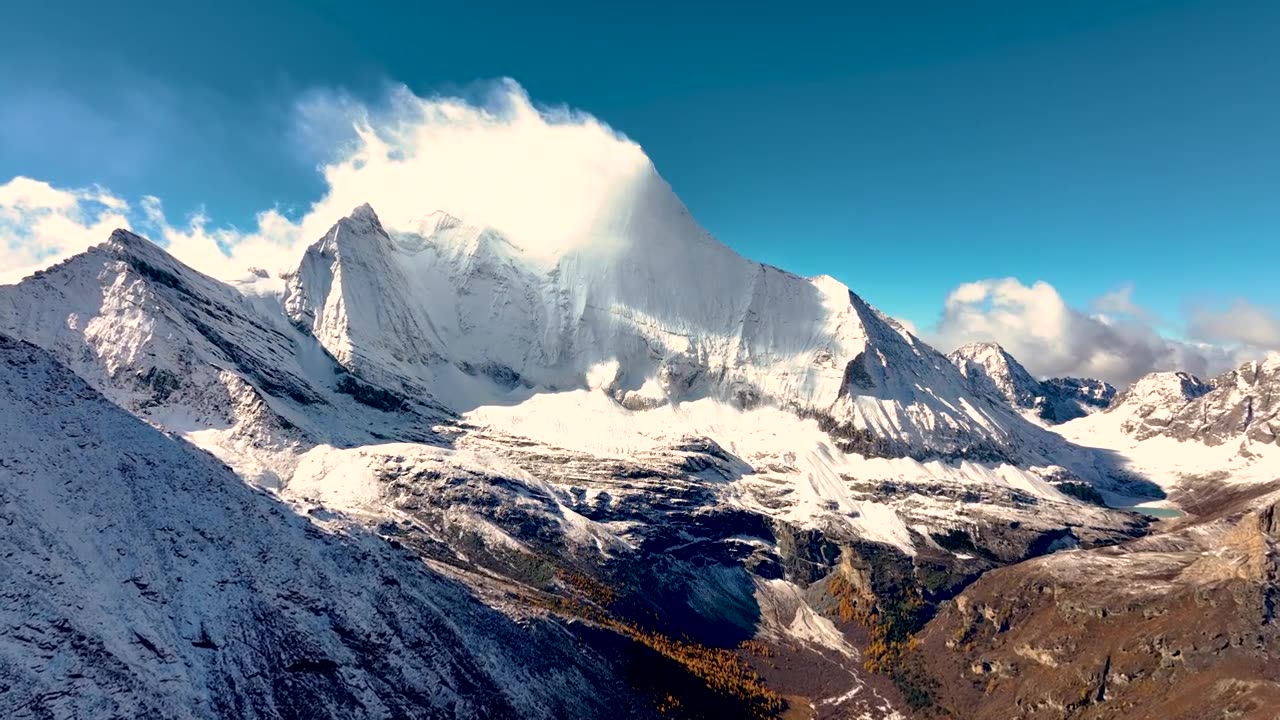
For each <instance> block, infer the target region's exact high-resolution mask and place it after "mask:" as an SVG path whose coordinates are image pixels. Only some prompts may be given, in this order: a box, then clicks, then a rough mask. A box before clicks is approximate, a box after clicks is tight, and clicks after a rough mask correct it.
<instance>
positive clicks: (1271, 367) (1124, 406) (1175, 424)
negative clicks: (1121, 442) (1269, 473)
mask: <svg viewBox="0 0 1280 720" xmlns="http://www.w3.org/2000/svg"><path fill="white" fill-rule="evenodd" d="M1116 407H1117V411H1118V412H1127V413H1128V414H1129V415H1130V417H1129V418H1128V419H1127V421H1126V424H1125V431H1126V432H1129V433H1131V434H1133V435H1134V436H1135V437H1138V438H1139V439H1145V438H1149V437H1154V436H1157V435H1159V436H1164V437H1169V438H1173V439H1175V440H1193V441H1198V442H1201V443H1204V444H1206V445H1210V446H1217V445H1223V444H1226V443H1233V442H1239V443H1244V444H1245V445H1251V444H1257V445H1259V446H1268V445H1275V444H1276V443H1277V437H1280V355H1277V354H1272V355H1270V356H1269V357H1267V358H1266V359H1265V360H1261V361H1251V362H1247V363H1245V364H1243V365H1241V366H1240V367H1238V368H1236V369H1235V370H1228V371H1227V372H1225V373H1222V374H1221V375H1218V376H1217V377H1214V378H1213V379H1212V380H1210V381H1208V382H1203V381H1201V380H1200V379H1199V378H1196V377H1194V376H1192V375H1188V374H1186V373H1156V374H1153V375H1148V376H1146V377H1144V378H1142V379H1140V380H1139V381H1138V382H1136V383H1134V385H1133V387H1132V388H1130V389H1129V390H1127V391H1126V392H1125V394H1124V395H1123V396H1122V397H1121V398H1120V400H1119V401H1118V402H1117V404H1116Z"/></svg>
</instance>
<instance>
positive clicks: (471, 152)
mask: <svg viewBox="0 0 1280 720" xmlns="http://www.w3.org/2000/svg"><path fill="white" fill-rule="evenodd" d="M298 110H299V115H300V118H301V119H300V125H301V126H303V127H305V128H307V136H308V137H312V138H322V139H327V138H332V137H335V136H340V134H338V133H335V132H332V131H326V130H325V129H324V127H325V124H326V123H327V122H333V121H334V119H335V118H337V119H339V120H341V119H349V118H353V119H354V133H352V140H351V141H350V142H349V143H347V144H346V145H345V146H344V147H343V149H342V155H341V157H339V158H338V159H337V160H336V161H335V162H332V163H331V164H329V165H327V166H326V167H325V168H324V170H323V172H324V178H325V181H326V183H327V185H328V192H327V193H326V195H325V197H323V198H322V199H321V200H320V201H319V202H317V203H316V204H315V205H314V206H313V207H312V209H311V213H310V214H309V215H308V216H307V217H306V218H304V219H303V221H302V223H301V227H302V236H303V237H305V238H312V239H314V238H318V237H319V236H320V235H322V234H323V233H324V232H325V231H326V230H327V229H328V227H329V225H331V224H332V223H333V221H334V220H335V219H337V218H339V217H341V216H343V215H345V214H347V213H348V212H350V211H351V209H352V208H354V207H356V206H358V205H360V204H362V203H365V202H369V203H371V204H372V205H373V206H374V209H375V210H377V212H378V216H379V218H381V219H382V221H383V223H384V224H385V225H386V226H388V227H391V228H397V229H413V228H414V227H415V226H416V223H417V222H418V221H420V220H421V219H422V218H424V217H425V216H426V215H428V214H430V213H431V212H432V211H435V210H444V211H446V212H448V213H450V214H452V215H455V216H458V217H460V218H462V219H463V220H466V221H468V222H473V223H478V224H485V225H489V226H491V227H494V228H496V229H498V230H501V231H503V232H504V233H506V234H507V235H508V236H510V237H511V238H512V239H513V240H514V241H515V242H517V243H519V244H520V245H522V246H524V247H525V248H526V249H527V250H530V251H531V252H533V253H534V254H556V253H559V252H561V251H563V250H564V249H566V248H568V247H572V246H574V245H575V244H577V243H581V242H583V241H584V240H586V239H587V238H588V237H590V238H591V240H592V241H593V242H599V241H600V240H601V238H600V237H599V234H598V233H595V232H594V231H595V230H596V229H597V228H598V222H599V220H600V219H601V215H602V213H606V212H607V211H608V209H609V208H610V207H611V205H612V204H613V202H614V200H615V199H616V197H617V196H619V195H620V194H622V193H625V192H627V191H628V189H629V188H630V187H632V185H633V183H635V182H637V181H639V180H641V179H643V178H645V177H646V175H647V173H649V172H651V171H652V166H651V165H650V163H649V159H648V157H647V156H645V154H644V152H643V151H642V150H641V149H640V147H639V146H638V145H636V144H635V143H633V142H631V141H629V140H626V139H625V138H622V137H621V136H619V135H618V134H617V133H616V132H614V131H613V130H612V129H610V128H609V127H608V126H607V125H605V124H603V123H601V122H600V121H598V120H596V119H595V118H593V117H591V116H589V115H584V114H581V113H576V112H573V111H571V110H568V109H564V108H537V107H535V106H534V105H533V103H532V102H531V101H530V99H529V97H528V95H526V94H525V92H524V90H523V89H522V88H521V87H520V86H518V85H516V84H515V83H514V82H512V81H509V80H508V81H504V82H502V83H499V84H497V85H495V86H493V87H492V88H490V90H489V91H488V92H487V93H484V94H483V96H482V97H480V98H478V99H477V100H476V101H471V102H469V101H466V100H461V99H457V98H444V97H433V98H426V99H423V98H419V97H417V96H415V95H413V94H412V93H410V92H409V91H408V90H407V89H405V88H403V87H402V88H399V89H398V90H396V91H395V92H393V93H392V96H391V100H390V102H389V103H388V108H385V109H378V110H370V109H369V108H367V107H365V106H361V105H358V104H354V103H352V102H351V101H350V100H349V99H348V98H346V97H344V96H341V95H337V96H334V97H333V98H331V99H326V98H325V97H324V96H311V97H310V98H309V99H308V100H307V101H306V102H305V103H303V104H300V105H299V108H298Z"/></svg>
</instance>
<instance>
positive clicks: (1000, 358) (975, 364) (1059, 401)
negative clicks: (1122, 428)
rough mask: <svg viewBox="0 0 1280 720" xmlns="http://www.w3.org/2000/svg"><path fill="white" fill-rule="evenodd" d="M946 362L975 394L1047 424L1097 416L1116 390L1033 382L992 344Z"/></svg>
mask: <svg viewBox="0 0 1280 720" xmlns="http://www.w3.org/2000/svg"><path fill="white" fill-rule="evenodd" d="M947 358H948V359H949V360H951V362H952V363H953V364H954V365H955V366H956V368H958V369H959V370H960V374H961V375H963V376H964V377H965V380H966V381H967V382H968V385H969V389H970V390H971V391H972V392H974V393H975V394H978V395H985V396H988V397H994V398H999V399H1003V400H1004V401H1005V402H1007V403H1009V404H1010V405H1012V406H1013V407H1015V408H1019V409H1022V410H1028V411H1030V412H1031V413H1032V414H1034V416H1035V417H1037V418H1039V419H1041V420H1044V421H1045V422H1048V423H1050V424H1057V423H1063V422H1067V421H1068V420H1073V419H1075V418H1078V417H1084V416H1085V415H1088V414H1090V413H1093V412H1097V411H1098V410H1101V409H1104V408H1106V407H1108V406H1109V405H1110V404H1111V402H1112V401H1113V400H1114V399H1115V396H1116V389H1115V388H1114V387H1112V386H1111V385H1110V384H1109V383H1106V382H1103V381H1101V380H1094V379H1091V378H1049V379H1047V380H1043V381H1042V380H1036V379H1035V378H1034V377H1032V376H1031V374H1030V373H1029V372H1027V370H1026V368H1024V367H1023V366H1022V364H1021V363H1019V362H1018V361H1017V360H1015V359H1014V358H1013V356H1012V355H1010V354H1009V353H1008V352H1006V351H1005V349H1004V348H1002V347H1000V346H999V345H997V344H995V343H970V344H968V345H964V346H962V347H960V348H957V349H956V350H954V351H952V352H951V353H950V354H949V355H947Z"/></svg>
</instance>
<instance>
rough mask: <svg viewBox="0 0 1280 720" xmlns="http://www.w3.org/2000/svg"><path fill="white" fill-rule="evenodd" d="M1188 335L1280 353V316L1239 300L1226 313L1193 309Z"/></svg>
mask: <svg viewBox="0 0 1280 720" xmlns="http://www.w3.org/2000/svg"><path fill="white" fill-rule="evenodd" d="M1187 334H1188V335H1190V336H1191V337H1194V338H1196V339H1198V340H1202V341H1204V342H1209V343H1228V344H1235V345H1243V346H1246V347H1255V348H1262V349H1267V350H1280V317H1277V316H1276V314H1275V313H1274V312H1268V311H1267V310H1266V309H1264V308H1261V307H1258V306H1257V305H1254V304H1252V303H1249V302H1247V301H1245V300H1237V301H1236V302H1235V303H1233V304H1232V306H1231V307H1230V309H1228V310H1225V311H1213V310H1208V309H1204V308H1199V309H1196V310H1193V311H1192V312H1191V321H1190V323H1189V326H1188V330H1187Z"/></svg>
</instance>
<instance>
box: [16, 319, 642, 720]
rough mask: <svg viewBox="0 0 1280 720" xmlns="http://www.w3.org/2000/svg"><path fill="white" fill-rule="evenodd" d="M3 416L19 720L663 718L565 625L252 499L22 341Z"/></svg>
mask: <svg viewBox="0 0 1280 720" xmlns="http://www.w3.org/2000/svg"><path fill="white" fill-rule="evenodd" d="M0 406H3V407H4V408H5V412H4V413H0V556H2V557H4V562H3V563H0V584H2V585H3V587H4V590H3V593H0V598H2V599H0V627H3V628H4V631H3V632H0V713H2V714H3V715H4V716H5V717H9V718H26V717H30V718H89V717H103V718H105V717H156V718H230V717H236V718H302V717H307V718H356V717H360V718H375V717H445V716H447V717H474V718H490V717H545V718H562V717H603V716H605V715H606V714H612V713H622V714H624V715H628V716H629V715H631V714H636V715H639V716H645V715H647V714H649V713H648V712H647V710H646V708H647V704H646V703H645V702H642V698H641V697H640V696H639V694H638V693H637V692H636V691H635V690H633V689H632V688H631V687H630V686H629V685H628V684H626V683H624V682H623V681H622V680H621V679H620V678H621V675H622V673H623V670H622V668H620V667H619V666H618V665H617V662H616V660H614V659H611V658H610V657H608V656H606V655H602V654H600V653H599V652H597V651H596V650H594V649H593V648H592V645H591V643H590V642H589V639H587V638H579V637H575V635H574V632H573V630H572V629H571V628H568V627H567V626H566V625H565V624H564V623H563V622H561V621H558V620H556V619H555V618H554V617H552V616H549V615H547V614H545V613H536V612H530V610H529V609H527V608H526V609H525V610H523V611H521V612H520V613H519V614H518V615H517V616H514V617H513V616H511V615H508V614H504V613H503V612H499V611H498V610H495V609H493V608H491V607H489V606H488V605H486V604H485V603H483V602H480V601H479V600H478V599H477V598H476V597H474V596H473V594H472V592H471V591H470V590H468V588H467V587H466V586H465V585H463V584H461V583H458V582H457V581H455V580H452V579H450V578H448V577H446V576H444V575H442V574H440V573H439V572H436V571H433V570H431V569H429V568H428V567H426V566H425V565H423V563H422V561H421V559H420V558H419V557H418V556H417V555H416V554H414V553H412V552H409V551H407V550H405V549H403V548H397V547H395V546H393V545H391V544H388V542H386V541H385V540H384V539H382V538H380V537H378V536H376V535H374V534H372V533H370V532H368V531H366V530H364V529H363V528H361V527H359V526H358V525H356V524H355V523H352V522H350V521H348V520H346V519H345V518H343V517H342V516H340V515H338V514H335V513H333V512H330V511H328V510H325V509H323V508H319V507H314V506H312V507H306V506H298V505H289V504H285V503H283V502H281V501H280V500H279V499H277V498H274V497H272V496H271V495H269V494H266V493H264V492H261V491H259V490H255V489H253V488H252V487H250V486H248V485H246V484H245V483H244V482H243V481H242V480H241V479H240V478H238V477H236V476H235V475H234V474H233V473H232V472H231V471H230V470H229V469H228V468H227V467H225V466H224V465H222V464H221V463H219V462H218V461H217V460H215V459H214V458H213V457H211V456H210V455H208V454H206V453H204V452H202V451H200V450H198V449H196V448H195V447H193V446H191V445H189V444H188V443H186V442H185V441H183V440H181V439H179V438H175V437H173V436H170V435H166V434H163V433H161V432H160V431H158V430H156V429H154V428H152V427H150V426H148V425H146V424H144V423H143V422H141V421H139V420H138V419H137V418H135V417H133V416H131V415H130V414H128V413H126V412H124V411H123V410H121V409H120V408H119V407H117V406H116V405H113V404H112V403H110V402H108V401H107V400H106V399H105V398H103V397H102V396H101V395H100V394H99V393H97V392H96V391H94V390H93V389H92V388H90V387H89V386H88V385H86V384H85V383H84V381H82V380H81V379H80V378H79V377H77V376H76V375H75V374H73V373H72V372H71V371H69V370H68V369H66V368H65V367H63V366H61V365H60V364H58V363H57V362H55V361H54V360H53V359H52V358H51V357H50V356H49V354H48V353H46V352H45V351H43V350H40V349H39V348H36V347H35V346H33V345H30V344H27V343H24V342H21V341H16V340H13V339H11V338H9V337H6V336H4V335H0ZM308 513H309V514H308Z"/></svg>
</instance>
